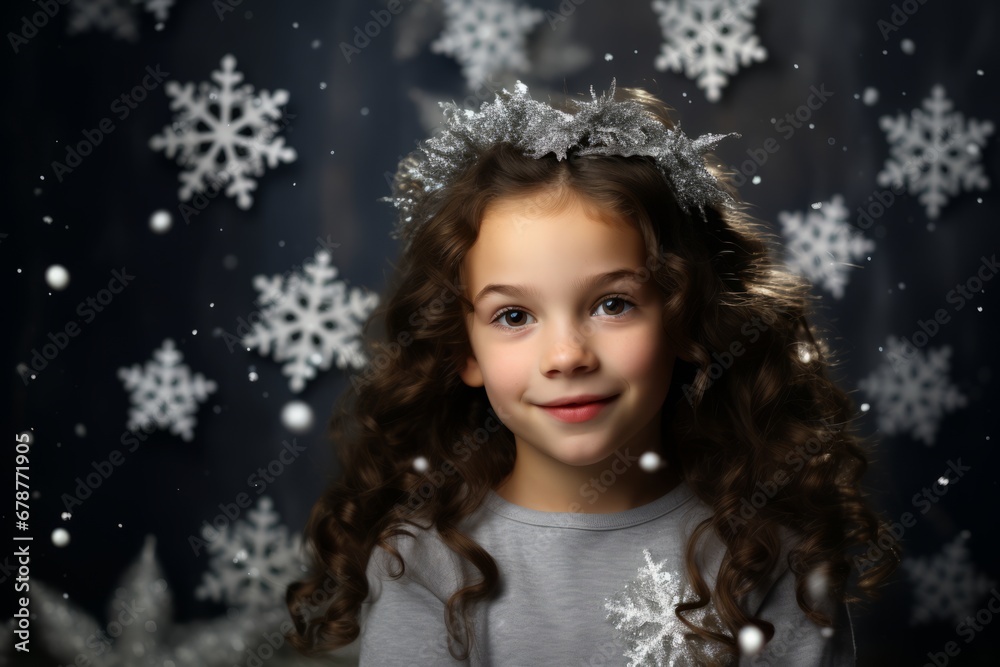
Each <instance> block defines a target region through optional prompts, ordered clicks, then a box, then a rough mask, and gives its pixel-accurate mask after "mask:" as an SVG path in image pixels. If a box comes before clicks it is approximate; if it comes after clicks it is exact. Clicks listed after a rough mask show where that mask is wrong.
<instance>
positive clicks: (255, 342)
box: [243, 250, 379, 392]
mask: <svg viewBox="0 0 1000 667" xmlns="http://www.w3.org/2000/svg"><path fill="white" fill-rule="evenodd" d="M336 277H337V268H336V267H334V266H331V264H330V253H328V252H326V251H325V250H318V251H317V252H316V255H315V259H314V261H311V262H309V261H307V262H306V263H305V266H304V267H303V270H302V272H301V273H299V272H296V273H293V274H292V275H291V276H289V277H288V278H285V277H283V276H273V277H272V278H267V277H266V276H263V275H258V276H256V277H254V281H253V284H254V287H256V288H257V290H258V291H260V297H259V298H258V302H259V303H260V304H261V322H260V323H258V324H256V325H255V326H254V328H253V330H252V331H251V332H250V333H249V334H247V335H246V336H245V337H244V338H243V343H244V344H245V345H246V346H247V347H249V348H251V349H252V348H258V349H259V351H260V353H261V354H262V355H265V356H267V355H273V357H274V359H275V361H287V362H288V363H286V364H285V365H284V367H283V368H282V372H283V373H284V374H285V375H287V376H288V377H289V378H291V381H290V382H289V385H290V387H291V390H292V391H294V392H300V391H302V389H304V388H305V385H306V381H307V380H310V379H312V378H313V377H315V376H316V369H317V368H320V369H322V370H326V369H328V368H330V365H331V363H333V362H334V360H336V364H337V368H341V369H342V368H346V367H347V366H352V367H354V368H362V367H363V366H364V365H365V363H366V362H367V360H366V358H365V355H364V353H363V352H362V351H361V344H360V341H359V339H358V336H359V334H360V333H361V327H362V325H363V323H364V321H365V319H366V318H367V317H368V315H369V314H370V313H371V311H372V310H373V309H374V308H375V306H377V305H378V301H379V298H378V295H377V294H375V293H370V292H365V291H363V290H360V289H358V288H351V289H348V288H347V286H346V285H345V284H344V282H343V281H340V280H335V278H336Z"/></svg>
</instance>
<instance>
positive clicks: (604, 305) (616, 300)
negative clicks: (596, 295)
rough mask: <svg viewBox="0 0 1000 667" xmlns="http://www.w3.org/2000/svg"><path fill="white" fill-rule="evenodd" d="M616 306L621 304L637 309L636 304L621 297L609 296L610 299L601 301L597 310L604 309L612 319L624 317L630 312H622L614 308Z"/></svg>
mask: <svg viewBox="0 0 1000 667" xmlns="http://www.w3.org/2000/svg"><path fill="white" fill-rule="evenodd" d="M615 304H620V305H621V306H631V307H632V308H635V304H633V303H632V302H631V301H629V300H628V299H624V298H622V297H620V296H609V297H608V298H606V299H604V301H601V305H600V306H598V308H597V309H598V310H601V309H603V310H604V311H605V313H606V314H607V315H609V316H611V317H621V316H622V315H624V314H625V312H628V311H624V312H622V311H621V310H619V309H616V308H614V307H613V306H614V305H615Z"/></svg>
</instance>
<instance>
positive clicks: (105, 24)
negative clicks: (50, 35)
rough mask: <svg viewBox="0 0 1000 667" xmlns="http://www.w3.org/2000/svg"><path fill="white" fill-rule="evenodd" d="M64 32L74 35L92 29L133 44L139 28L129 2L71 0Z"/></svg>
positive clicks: (119, 0) (116, 0)
mask: <svg viewBox="0 0 1000 667" xmlns="http://www.w3.org/2000/svg"><path fill="white" fill-rule="evenodd" d="M69 10H70V12H69V19H68V20H67V22H66V32H67V33H68V34H70V35H75V34H78V33H81V32H88V31H90V30H93V29H97V30H100V31H102V32H109V33H111V34H112V35H114V36H115V37H117V38H118V39H124V40H128V41H130V42H134V41H135V40H136V39H138V38H139V26H138V23H137V22H136V17H135V11H134V9H133V8H132V4H131V3H130V2H129V0H72V2H71V4H70V6H69Z"/></svg>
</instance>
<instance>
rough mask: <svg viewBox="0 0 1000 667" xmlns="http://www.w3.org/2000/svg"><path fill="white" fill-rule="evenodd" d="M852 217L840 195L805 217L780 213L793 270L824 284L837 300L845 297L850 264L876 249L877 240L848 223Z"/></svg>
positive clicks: (796, 213) (799, 214)
mask: <svg viewBox="0 0 1000 667" xmlns="http://www.w3.org/2000/svg"><path fill="white" fill-rule="evenodd" d="M849 217H850V212H849V211H848V210H847V207H846V206H844V198H843V197H841V196H840V195H834V196H833V197H832V198H831V199H830V201H828V202H820V204H819V206H818V208H816V205H814V207H813V208H812V210H810V211H808V212H806V213H805V214H804V215H803V214H802V212H800V211H796V212H794V213H788V212H787V211H781V212H780V213H778V220H779V221H781V227H782V230H783V232H784V234H785V238H786V239H787V243H786V244H785V247H786V249H787V253H788V258H787V260H786V263H787V264H788V266H789V268H791V270H793V271H795V272H796V273H799V274H801V275H803V276H805V277H806V278H808V279H809V280H810V281H812V282H813V283H821V284H822V286H823V287H824V288H825V289H827V290H828V291H829V292H830V293H831V294H833V296H834V298H836V299H839V298H841V297H842V296H844V286H845V285H846V284H847V268H848V267H849V266H850V262H851V261H853V260H858V259H861V258H862V257H864V256H865V254H866V253H869V252H872V251H873V250H875V242H874V241H872V240H871V239H866V238H865V237H864V236H863V235H862V234H861V233H860V232H858V231H857V230H855V229H854V228H853V227H852V226H851V225H850V224H848V222H847V221H848V218H849Z"/></svg>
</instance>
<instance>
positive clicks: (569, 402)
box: [539, 394, 617, 408]
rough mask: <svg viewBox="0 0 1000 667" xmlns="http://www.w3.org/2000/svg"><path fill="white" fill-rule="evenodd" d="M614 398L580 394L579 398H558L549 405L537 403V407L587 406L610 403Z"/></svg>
mask: <svg viewBox="0 0 1000 667" xmlns="http://www.w3.org/2000/svg"><path fill="white" fill-rule="evenodd" d="M615 396H617V394H615ZM615 396H600V395H598V394H581V395H579V396H571V397H567V398H559V399H556V400H554V401H551V402H549V403H539V406H540V407H543V408H562V407H573V406H580V405H589V404H591V403H605V402H607V401H610V400H611V399H612V398H614V397H615Z"/></svg>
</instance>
